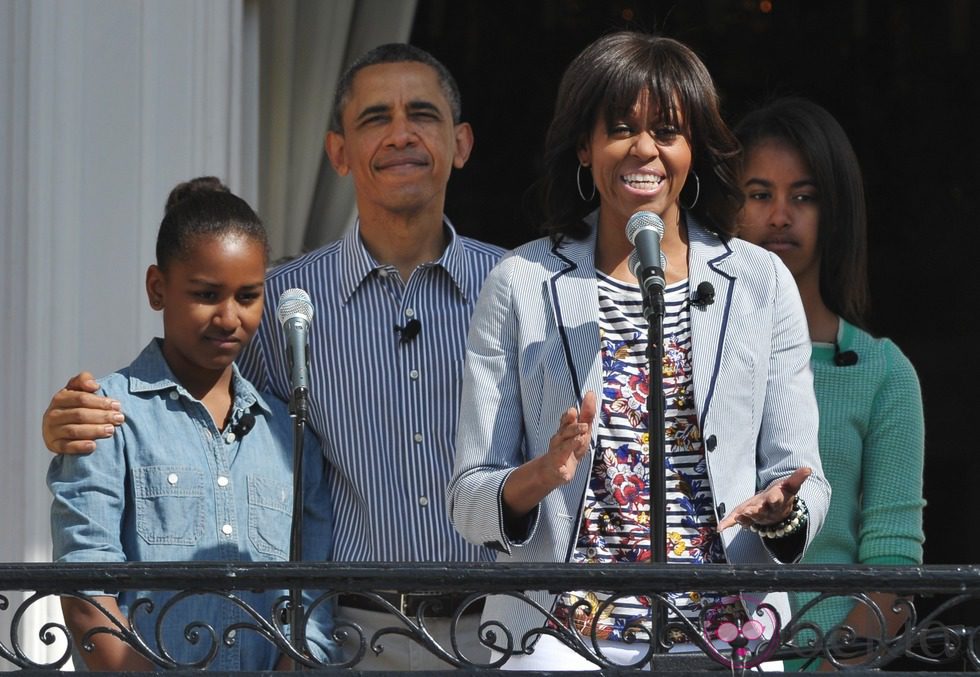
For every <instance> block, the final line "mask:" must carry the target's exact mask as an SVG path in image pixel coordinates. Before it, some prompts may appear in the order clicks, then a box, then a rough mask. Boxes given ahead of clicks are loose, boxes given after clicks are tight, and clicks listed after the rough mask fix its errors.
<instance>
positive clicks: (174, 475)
mask: <svg viewBox="0 0 980 677" xmlns="http://www.w3.org/2000/svg"><path fill="white" fill-rule="evenodd" d="M179 479H180V478H179V477H177V473H175V472H172V473H170V474H169V475H167V482H169V483H170V484H177V480H179Z"/></svg>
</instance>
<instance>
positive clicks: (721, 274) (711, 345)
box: [687, 215, 736, 430]
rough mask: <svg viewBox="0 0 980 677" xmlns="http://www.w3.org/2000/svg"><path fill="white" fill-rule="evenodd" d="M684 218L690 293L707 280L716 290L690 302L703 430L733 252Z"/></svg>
mask: <svg viewBox="0 0 980 677" xmlns="http://www.w3.org/2000/svg"><path fill="white" fill-rule="evenodd" d="M687 219H688V224H689V225H688V243H689V246H690V254H689V260H688V284H689V286H690V290H691V295H692V296H693V294H694V292H695V290H696V289H697V287H698V285H699V284H700V283H702V282H708V283H709V284H711V286H712V287H714V290H715V296H714V301H713V303H710V304H704V305H700V306H695V305H692V306H691V349H692V352H693V355H692V362H693V364H694V400H695V402H696V404H697V410H698V412H699V418H700V421H699V423H700V424H701V428H702V430H703V429H704V422H705V420H706V419H707V416H708V412H709V411H710V409H711V401H712V399H713V396H714V389H715V383H716V381H717V379H718V371H719V369H720V368H721V359H722V348H723V346H724V345H725V333H726V331H727V329H728V321H729V313H730V312H731V307H732V294H733V293H734V290H735V282H736V277H735V274H734V273H733V272H732V266H731V261H730V260H729V259H730V257H731V256H733V252H732V250H731V248H730V247H729V246H728V245H727V244H726V243H725V242H723V241H722V240H721V238H719V237H718V236H717V235H715V234H714V233H712V232H710V231H707V230H705V229H703V228H701V226H699V225H698V224H697V223H696V222H695V221H694V219H693V218H692V217H691V216H690V215H688V217H687Z"/></svg>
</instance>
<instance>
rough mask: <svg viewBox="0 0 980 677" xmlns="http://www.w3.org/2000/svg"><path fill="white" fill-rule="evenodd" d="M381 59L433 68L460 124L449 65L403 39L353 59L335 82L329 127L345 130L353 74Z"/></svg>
mask: <svg viewBox="0 0 980 677" xmlns="http://www.w3.org/2000/svg"><path fill="white" fill-rule="evenodd" d="M383 63H423V64H425V65H426V66H430V67H431V68H432V69H433V70H435V72H436V75H437V76H438V78H439V86H440V87H441V88H442V93H443V95H444V96H445V97H446V101H448V102H449V108H450V110H451V111H452V114H453V124H457V125H458V124H459V123H460V122H461V120H462V113H463V106H462V102H461V101H460V96H459V87H457V86H456V80H455V79H453V76H452V74H451V73H450V72H449V69H448V68H446V67H445V66H444V65H442V62H440V61H439V60H438V59H436V58H435V57H434V56H432V55H431V54H429V53H428V52H426V51H425V50H424V49H419V48H418V47H414V46H412V45H409V44H405V43H403V42H390V43H388V44H386V45H380V46H378V47H375V48H374V49H372V50H370V51H369V52H367V53H365V54H364V55H362V56H361V57H360V58H358V59H356V60H355V61H354V63H352V64H351V65H350V66H349V67H348V68H347V70H346V71H344V74H343V75H342V76H341V77H340V82H338V83H337V91H336V93H335V94H334V98H333V113H332V114H331V115H330V131H331V132H336V133H337V134H343V133H344V122H343V116H344V107H345V106H346V105H347V100H348V99H349V98H350V90H351V87H353V85H354V76H356V75H357V72H358V71H359V70H361V69H362V68H366V67H367V66H375V65H377V64H383Z"/></svg>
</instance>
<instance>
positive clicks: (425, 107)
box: [408, 99, 442, 115]
mask: <svg viewBox="0 0 980 677" xmlns="http://www.w3.org/2000/svg"><path fill="white" fill-rule="evenodd" d="M408 110H410V111H412V112H418V111H431V112H433V113H438V114H439V115H442V112H441V111H440V110H439V107H438V106H437V105H435V104H434V103H432V102H431V101H426V100H425V99H413V100H412V101H409V102H408Z"/></svg>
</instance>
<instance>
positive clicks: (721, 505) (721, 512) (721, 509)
mask: <svg viewBox="0 0 980 677" xmlns="http://www.w3.org/2000/svg"><path fill="white" fill-rule="evenodd" d="M718 519H720V520H723V519H725V504H724V503H719V504H718Z"/></svg>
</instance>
